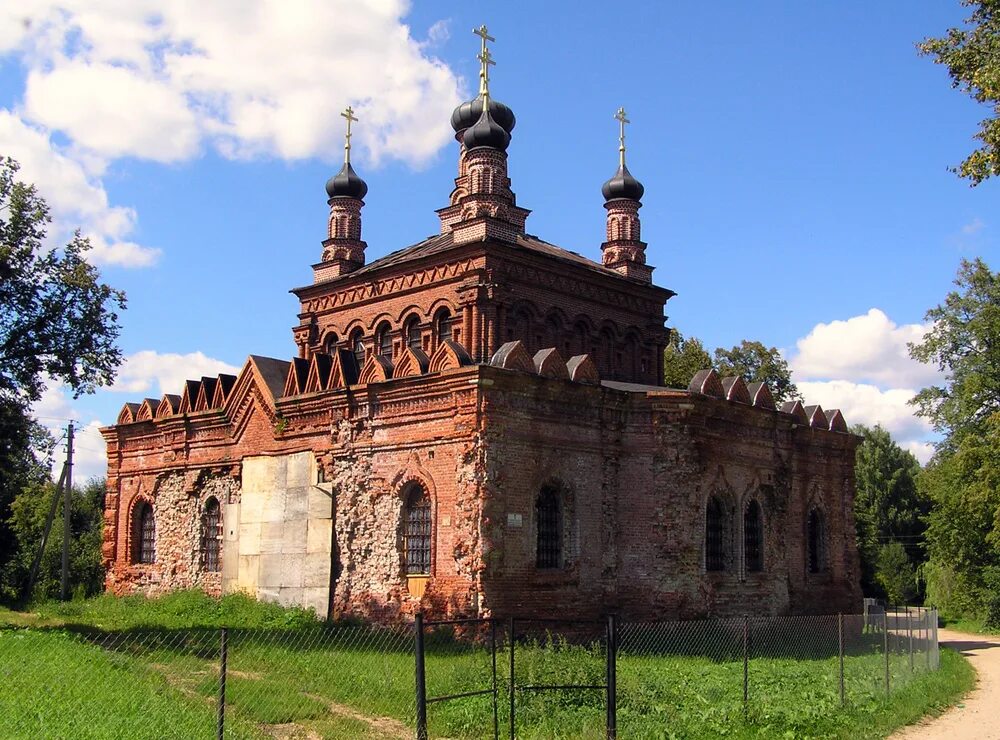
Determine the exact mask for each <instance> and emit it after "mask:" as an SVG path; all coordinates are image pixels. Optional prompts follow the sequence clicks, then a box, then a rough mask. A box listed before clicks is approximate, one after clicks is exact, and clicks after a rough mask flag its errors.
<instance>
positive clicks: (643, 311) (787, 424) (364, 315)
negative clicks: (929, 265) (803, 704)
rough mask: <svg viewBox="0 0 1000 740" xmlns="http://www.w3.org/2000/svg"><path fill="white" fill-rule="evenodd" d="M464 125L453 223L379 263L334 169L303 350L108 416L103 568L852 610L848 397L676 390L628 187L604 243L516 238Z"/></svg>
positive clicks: (245, 581) (446, 591)
mask: <svg viewBox="0 0 1000 740" xmlns="http://www.w3.org/2000/svg"><path fill="white" fill-rule="evenodd" d="M477 125H478V124H477ZM457 138H458V139H459V141H460V147H459V148H460V152H459V168H458V170H459V175H458V177H457V178H456V179H455V184H454V188H453V190H452V193H451V196H450V199H449V203H448V205H447V206H445V207H444V208H442V209H441V210H440V211H439V212H438V213H439V216H440V219H441V232H440V234H438V235H435V236H433V237H430V238H428V239H425V240H423V241H421V242H419V243H417V244H414V245H412V246H409V247H406V248H404V249H401V250H399V251H396V252H393V253H392V254H389V255H388V256H386V257H383V258H381V259H378V260H376V261H374V262H371V263H369V264H365V256H364V252H365V248H366V245H365V243H364V242H363V241H362V240H361V213H362V207H363V205H364V204H363V202H362V201H361V200H360V199H358V198H354V197H352V196H351V195H350V194H348V195H339V194H337V192H336V190H335V191H334V194H333V195H332V197H331V198H330V200H329V204H330V217H329V220H328V222H327V226H326V235H327V238H326V240H325V241H324V242H323V243H322V247H321V249H320V250H319V252H320V255H321V259H322V261H320V262H319V263H318V264H316V265H314V266H313V282H312V283H311V284H309V285H306V286H304V287H300V288H296V289H295V290H294V293H295V294H296V296H297V297H298V299H299V301H300V312H299V315H298V323H297V324H296V325H295V326H294V328H293V330H292V334H293V340H294V343H295V345H296V346H297V356H296V357H293V358H291V359H290V360H279V359H272V358H265V357H258V356H253V355H251V356H250V357H249V358H248V360H247V362H246V364H245V365H244V366H243V369H242V370H241V371H240V373H239V375H238V376H236V377H233V376H226V375H223V376H219V377H216V378H201V379H197V380H191V381H188V382H187V383H186V384H185V387H184V388H182V389H178V390H179V393H177V394H176V395H173V394H168V395H166V396H164V397H163V398H162V399H145V400H144V401H142V402H141V403H134V404H133V403H130V404H126V405H125V407H124V408H123V409H122V411H121V414H120V415H119V418H118V422H117V424H115V425H114V426H110V427H107V428H105V429H103V430H102V433H103V435H104V437H105V439H106V441H107V445H108V496H107V504H106V510H105V528H104V533H105V535H104V544H103V557H104V563H105V566H106V567H107V580H106V583H107V588H108V590H109V591H112V592H114V593H119V594H121V593H132V592H143V593H149V594H156V593H162V592H164V591H166V590H169V589H176V588H188V587H197V588H203V589H205V590H206V591H207V592H209V593H213V594H217V593H220V592H228V591H236V590H245V591H248V592H250V593H252V594H254V595H256V596H258V597H260V598H267V599H273V600H277V601H280V602H282V603H286V604H301V605H305V606H310V607H313V608H314V609H316V611H317V612H318V613H319V614H320V615H322V616H331V617H332V616H339V615H347V614H350V615H357V616H362V617H366V618H371V619H376V620H382V621H391V620H395V619H400V618H406V617H407V616H408V615H412V614H413V613H414V612H416V611H418V610H423V611H425V612H428V613H430V614H432V615H437V616H446V615H447V616H472V615H482V616H489V615H494V616H505V615H508V614H518V615H536V616H565V615H570V614H572V615H578V616H584V617H586V616H597V615H599V614H603V613H607V612H609V611H614V612H617V613H619V614H622V615H624V616H627V617H629V618H638V619H643V618H670V617H697V616H705V615H735V614H743V613H745V612H748V611H753V612H756V613H768V614H805V613H817V612H836V611H838V610H844V611H846V610H851V609H853V608H855V607H856V606H857V602H858V600H859V598H860V589H859V585H858V578H859V563H858V554H857V550H856V547H855V543H854V519H853V497H854V472H853V463H854V449H855V446H856V444H857V438H856V437H854V436H853V435H851V434H848V433H847V427H846V424H845V422H844V419H843V417H842V416H841V415H840V413H839V412H838V411H824V410H823V409H821V408H819V407H818V406H806V407H803V406H802V405H801V404H800V403H797V402H796V403H792V404H786V405H785V406H784V407H782V408H780V409H777V408H775V405H774V403H773V401H772V400H771V396H770V393H769V391H768V389H767V388H766V386H761V385H760V384H751V385H750V386H749V387H748V386H747V385H745V384H744V383H743V381H742V380H740V379H735V378H718V377H717V376H716V375H715V373H714V372H709V371H705V372H702V373H699V374H698V375H697V376H696V377H695V379H694V380H693V381H692V384H691V386H690V387H689V388H687V389H671V388H665V387H662V377H663V350H664V347H665V345H666V343H667V340H668V338H669V332H668V330H667V329H666V328H665V327H664V322H665V319H666V317H665V315H664V307H665V305H666V302H667V301H668V300H669V298H670V297H671V296H672V295H673V293H672V292H671V291H669V290H666V289H664V288H661V287H658V286H656V285H654V284H653V282H652V272H653V268H652V267H651V266H649V265H647V264H646V262H645V246H646V245H645V243H643V242H641V241H639V216H638V210H639V206H640V203H639V202H638V200H637V199H629V198H627V197H623V198H612V199H610V200H608V202H607V203H605V209H606V211H607V218H608V227H607V232H606V234H605V236H606V241H605V242H603V243H601V242H600V241H599V238H600V236H601V235H599V234H595V244H594V246H593V247H592V249H591V251H593V252H594V253H595V254H596V253H598V252H600V253H601V255H602V261H601V262H595V261H592V260H590V259H588V258H586V257H583V256H581V255H580V254H577V253H576V252H572V251H569V250H566V249H563V248H560V247H557V246H555V245H553V244H550V243H548V242H546V241H543V240H542V239H540V238H538V237H535V236H531V235H529V234H527V233H526V232H525V223H526V219H527V217H528V214H529V212H528V211H527V210H526V209H524V208H521V207H519V206H517V204H516V198H515V195H514V193H513V191H512V190H511V182H510V179H509V178H508V176H507V152H506V151H505V150H506V146H474V147H472V148H471V149H470V148H467V147H466V146H465V144H464V143H463V142H464V141H468V140H469V139H468V137H466V138H465V139H463V131H462V130H459V131H458V132H457ZM473 143H475V141H473ZM345 166H346V165H345ZM749 328H750V327H748V329H749ZM421 492H422V494H421ZM213 501H214V502H217V503H218V505H219V511H220V516H221V526H219V527H218V531H213V532H206V531H205V522H206V519H205V516H206V511H207V507H210V506H212V505H214V504H212V502H213ZM140 502H146V503H148V504H151V505H152V507H153V514H154V522H155V548H154V550H155V551H154V552H153V553H152V555H151V557H149V558H147V559H151V560H152V562H146V563H140V562H138V561H139V560H140V559H142V558H141V557H140V548H139V539H140V537H141V533H140V531H139V523H138V514H137V512H139V511H141V510H142V506H139V504H140ZM755 517H757V518H755ZM212 548H216V551H217V552H218V555H219V557H218V564H217V567H212V563H213V562H214V561H213V559H212V558H211V557H210V553H209V551H210V550H212ZM427 549H429V560H425V559H423V558H424V556H423V555H421V553H422V552H426V550H427Z"/></svg>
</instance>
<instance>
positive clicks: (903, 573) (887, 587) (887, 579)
mask: <svg viewBox="0 0 1000 740" xmlns="http://www.w3.org/2000/svg"><path fill="white" fill-rule="evenodd" d="M875 577H876V579H877V580H878V583H879V585H880V586H881V587H882V590H883V592H884V593H885V598H886V599H887V600H888V602H889V603H890V604H909V603H910V602H911V601H912V600H913V598H914V597H915V596H916V595H917V578H916V568H914V567H913V562H912V561H911V560H910V556H909V554H908V553H907V552H906V547H905V546H904V545H903V543H902V542H890V543H888V544H886V545H881V546H880V547H879V549H878V559H877V560H876V565H875Z"/></svg>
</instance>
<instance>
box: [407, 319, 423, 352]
mask: <svg viewBox="0 0 1000 740" xmlns="http://www.w3.org/2000/svg"><path fill="white" fill-rule="evenodd" d="M404 331H405V333H406V346H407V347H409V348H410V349H421V346H420V319H418V318H417V317H416V316H411V317H410V318H408V319H407V320H406V329H405V330H404Z"/></svg>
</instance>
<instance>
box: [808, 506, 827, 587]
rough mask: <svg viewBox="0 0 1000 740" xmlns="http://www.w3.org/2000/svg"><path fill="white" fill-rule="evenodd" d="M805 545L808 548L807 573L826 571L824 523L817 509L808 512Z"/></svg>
mask: <svg viewBox="0 0 1000 740" xmlns="http://www.w3.org/2000/svg"><path fill="white" fill-rule="evenodd" d="M806 544H807V547H808V548H809V553H808V556H809V572H810V573H822V572H824V571H825V570H826V521H825V520H824V519H823V512H821V511H820V510H819V509H815V508H814V509H812V510H811V511H810V512H809V523H808V527H807V532H806Z"/></svg>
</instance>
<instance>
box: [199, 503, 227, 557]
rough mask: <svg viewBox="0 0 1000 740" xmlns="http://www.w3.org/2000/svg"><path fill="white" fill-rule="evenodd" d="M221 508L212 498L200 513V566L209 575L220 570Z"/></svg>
mask: <svg viewBox="0 0 1000 740" xmlns="http://www.w3.org/2000/svg"><path fill="white" fill-rule="evenodd" d="M221 554H222V508H221V507H220V506H219V499H217V498H215V497H214V496H213V497H212V498H210V499H208V501H206V502H205V508H204V509H203V510H202V512H201V566H202V568H204V569H205V570H206V571H208V572H209V573H218V572H219V571H220V570H222V558H221V557H220V555H221Z"/></svg>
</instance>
